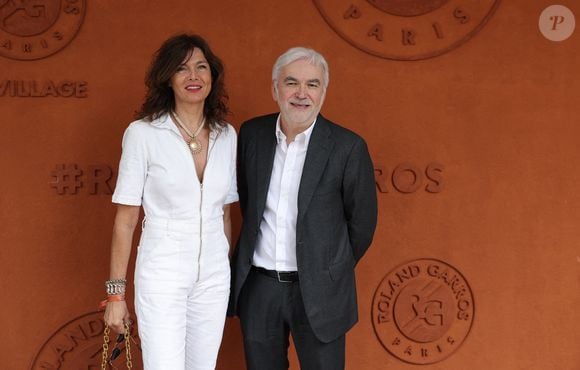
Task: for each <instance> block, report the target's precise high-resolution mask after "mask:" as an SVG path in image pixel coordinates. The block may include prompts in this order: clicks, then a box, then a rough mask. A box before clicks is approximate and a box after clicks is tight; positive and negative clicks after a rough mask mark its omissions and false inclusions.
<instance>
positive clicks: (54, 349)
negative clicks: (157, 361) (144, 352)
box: [30, 311, 143, 370]
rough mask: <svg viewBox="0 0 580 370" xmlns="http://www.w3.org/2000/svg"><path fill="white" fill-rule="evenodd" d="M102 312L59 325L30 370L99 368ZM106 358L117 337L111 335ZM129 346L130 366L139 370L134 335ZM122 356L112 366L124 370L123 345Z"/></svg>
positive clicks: (121, 347)
mask: <svg viewBox="0 0 580 370" xmlns="http://www.w3.org/2000/svg"><path fill="white" fill-rule="evenodd" d="M104 329H105V324H104V322H103V312H102V311H100V312H91V313H88V314H85V315H82V316H79V317H77V318H75V319H73V320H71V321H69V322H67V323H66V324H64V325H63V326H61V327H60V328H59V329H58V330H56V332H55V333H54V334H52V335H51V336H50V338H48V340H47V341H46V342H45V343H44V344H43V345H42V347H41V348H40V350H39V351H38V353H37V354H36V357H35V358H34V360H33V361H32V366H31V367H30V369H31V370H42V369H60V370H67V369H70V370H78V369H100V368H101V360H102V357H101V354H102V352H101V351H102V349H103V330H104ZM110 337H111V341H112V342H113V343H110V344H109V355H110V354H111V352H112V350H113V347H114V345H115V343H114V342H115V339H116V337H117V335H115V334H113V333H112V334H110ZM133 339H134V340H135V342H132V343H131V345H132V347H131V354H132V363H133V368H134V369H135V370H137V369H142V368H143V363H142V360H141V350H140V344H139V339H138V337H137V335H133ZM119 348H120V349H121V351H122V353H121V354H120V355H119V357H117V358H116V359H115V361H114V362H113V365H114V366H115V367H117V368H118V369H125V368H126V366H125V365H126V364H125V345H124V342H123V343H121V344H120V345H119Z"/></svg>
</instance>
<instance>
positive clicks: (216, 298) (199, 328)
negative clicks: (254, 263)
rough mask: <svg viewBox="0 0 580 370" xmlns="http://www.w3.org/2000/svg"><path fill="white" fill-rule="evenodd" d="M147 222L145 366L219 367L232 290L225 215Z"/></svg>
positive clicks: (159, 369)
mask: <svg viewBox="0 0 580 370" xmlns="http://www.w3.org/2000/svg"><path fill="white" fill-rule="evenodd" d="M201 230H202V231H201V234H200V223H199V220H171V219H151V218H147V219H146V221H145V222H144V228H143V233H142V234H141V241H140V243H139V248H138V254H137V263H136V270H135V309H136V313H137V320H138V324H139V326H138V328H139V337H140V339H141V347H142V351H143V365H144V369H145V370H202V369H203V370H210V369H215V365H216V359H217V355H218V351H219V347H220V344H221V340H222V335H223V328H224V323H225V318H226V309H227V304H228V296H229V291H230V266H229V262H228V249H229V246H228V242H227V239H226V237H225V235H224V229H223V220H221V219H219V220H214V221H213V222H209V223H207V222H206V223H204V224H203V225H202V226H201Z"/></svg>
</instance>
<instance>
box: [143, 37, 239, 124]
mask: <svg viewBox="0 0 580 370" xmlns="http://www.w3.org/2000/svg"><path fill="white" fill-rule="evenodd" d="M194 48H198V49H200V50H201V51H202V52H203V55H204V56H205V58H206V59H207V61H208V63H209V66H210V70H211V80H212V81H211V90H210V93H209V95H208V96H207V98H206V99H205V104H204V108H203V110H204V112H203V113H204V115H205V118H206V122H207V123H208V124H209V126H210V128H212V129H214V128H219V127H223V126H224V125H225V122H224V119H225V117H226V115H227V114H228V107H227V104H226V103H227V100H228V95H227V93H226V90H225V86H224V65H223V63H222V61H221V60H220V58H218V57H217V56H216V55H215V54H214V53H213V52H212V51H211V49H210V47H209V45H208V44H207V42H206V41H205V40H204V39H203V38H202V37H201V36H199V35H188V34H181V35H176V36H173V37H171V38H169V39H168V40H166V41H165V42H164V43H163V45H161V47H160V48H159V50H157V52H156V53H155V55H154V57H153V61H152V63H151V66H150V67H149V71H148V72H147V75H146V76H145V85H146V86H147V94H146V96H145V102H144V103H143V106H142V107H141V110H140V111H139V112H137V114H136V118H137V119H144V120H146V121H149V122H151V121H153V120H155V119H157V118H159V117H160V116H162V115H164V114H167V113H169V112H171V111H173V110H174V109H175V96H174V93H173V89H172V88H171V86H170V85H169V84H170V81H171V77H172V76H173V75H174V74H175V72H176V71H177V67H179V65H181V64H182V63H183V61H184V60H186V59H187V58H189V57H190V56H191V54H192V53H193V49H194Z"/></svg>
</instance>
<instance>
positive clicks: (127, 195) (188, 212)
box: [105, 35, 238, 370]
mask: <svg viewBox="0 0 580 370" xmlns="http://www.w3.org/2000/svg"><path fill="white" fill-rule="evenodd" d="M146 84H147V88H148V92H147V96H146V99H145V102H144V104H143V107H142V108H141V111H140V112H139V113H138V114H137V118H138V120H137V121H135V122H133V123H131V124H130V125H129V127H128V128H127V130H126V131H125V135H124V137H123V153H122V156H121V161H120V164H119V175H118V180H117V186H116V188H115V193H114V194H113V202H114V203H117V204H118V208H117V214H116V217H115V223H114V227H113V238H112V245H111V271H110V280H108V281H107V282H106V287H107V293H108V298H107V306H106V310H105V322H106V323H107V324H108V325H109V326H110V327H112V328H113V329H114V330H115V331H117V332H122V331H123V324H124V323H125V322H128V321H129V312H128V310H127V305H126V303H125V301H124V292H125V285H126V280H125V278H126V276H127V265H128V262H129V255H130V252H131V240H132V237H133V232H134V230H135V227H136V225H137V223H138V218H139V210H140V207H141V206H143V209H144V212H145V219H144V221H143V231H142V235H141V240H140V243H139V247H138V254H137V262H136V268H135V308H136V313H137V319H138V324H139V336H140V339H141V345H142V350H143V363H144V367H145V369H149V370H161V369H168V370H179V369H214V368H215V363H216V358H217V353H218V349H219V346H220V343H221V339H222V334H223V327H224V322H225V316H226V307H227V301H228V295H229V284H230V269H229V262H228V252H229V246H230V239H231V235H230V234H231V222H230V204H231V203H232V202H235V201H237V200H238V195H237V191H236V176H235V152H236V133H235V131H234V129H233V127H232V126H231V125H229V124H227V123H226V122H224V117H225V115H226V114H227V107H226V104H225V102H226V100H227V96H226V93H225V90H224V82H223V65H222V63H221V61H220V60H219V58H218V57H216V56H215V55H214V54H213V53H212V51H211V50H210V48H209V46H208V44H207V43H206V42H205V40H203V39H202V38H201V37H199V36H197V35H179V36H175V37H172V38H170V39H168V40H167V41H165V43H164V44H163V45H162V46H161V48H160V49H159V50H158V51H157V53H156V55H155V57H154V59H153V62H152V64H151V67H150V70H149V72H148V74H147V77H146Z"/></svg>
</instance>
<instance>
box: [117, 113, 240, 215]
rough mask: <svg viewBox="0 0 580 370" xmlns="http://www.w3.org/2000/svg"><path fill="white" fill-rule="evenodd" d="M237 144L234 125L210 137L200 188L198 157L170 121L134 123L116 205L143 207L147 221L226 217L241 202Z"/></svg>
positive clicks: (128, 135) (128, 131) (165, 118)
mask: <svg viewBox="0 0 580 370" xmlns="http://www.w3.org/2000/svg"><path fill="white" fill-rule="evenodd" d="M236 144H237V135H236V132H235V129H234V128H233V127H232V126H231V125H230V124H226V126H225V127H223V128H221V129H217V130H212V131H210V135H209V152H208V158H207V164H206V167H205V172H204V176H203V184H200V182H199V179H198V177H197V174H196V171H195V165H194V162H193V157H192V154H191V152H190V150H189V148H188V146H187V144H186V143H185V141H184V140H183V138H182V136H181V134H180V133H179V130H178V129H177V127H176V126H175V124H174V123H173V121H172V120H171V118H170V117H169V115H167V114H166V115H163V116H161V117H159V118H158V119H156V120H154V121H152V122H146V121H143V120H139V121H135V122H132V123H131V124H130V125H129V127H127V129H126V130H125V134H124V135H123V151H122V155H121V161H120V163H119V174H118V177H117V185H116V187H115V192H114V193H113V203H118V204H125V205H133V206H140V205H142V206H143V209H144V211H145V216H146V217H147V218H149V217H153V218H167V219H179V220H182V219H197V218H199V217H200V216H202V217H203V219H204V220H208V221H209V220H211V219H215V218H218V217H222V216H223V206H224V205H225V204H229V203H233V202H235V201H237V200H238V193H237V184H236ZM202 189H203V195H202Z"/></svg>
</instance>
